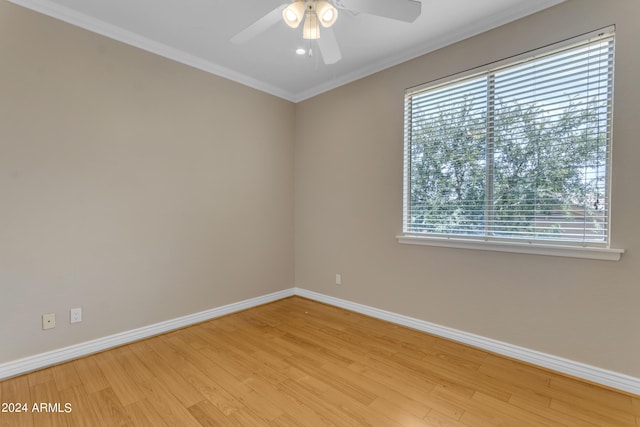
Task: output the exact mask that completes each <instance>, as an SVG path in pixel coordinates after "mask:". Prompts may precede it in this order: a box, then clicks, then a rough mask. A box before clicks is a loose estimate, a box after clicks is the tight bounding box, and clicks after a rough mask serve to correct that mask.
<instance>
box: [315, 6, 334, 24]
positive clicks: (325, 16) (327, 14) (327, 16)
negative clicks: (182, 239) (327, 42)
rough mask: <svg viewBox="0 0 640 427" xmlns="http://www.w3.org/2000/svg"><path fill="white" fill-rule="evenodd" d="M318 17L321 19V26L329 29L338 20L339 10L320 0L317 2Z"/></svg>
mask: <svg viewBox="0 0 640 427" xmlns="http://www.w3.org/2000/svg"><path fill="white" fill-rule="evenodd" d="M316 15H317V16H318V17H319V21H320V25H322V26H323V27H324V28H329V27H330V26H332V25H333V24H334V23H335V22H336V19H338V9H336V8H335V7H333V5H332V4H331V3H329V2H328V1H326V0H318V1H317V2H316Z"/></svg>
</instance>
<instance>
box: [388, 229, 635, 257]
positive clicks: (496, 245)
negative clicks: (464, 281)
mask: <svg viewBox="0 0 640 427" xmlns="http://www.w3.org/2000/svg"><path fill="white" fill-rule="evenodd" d="M396 239H397V240H398V243H404V244H409V245H425V246H442V247H447V248H459V249H475V250H483V251H497V252H512V253H519V254H534V255H549V256H563V257H570V258H587V259H599V260H605V261H619V260H620V256H621V255H622V254H623V253H624V249H612V248H594V247H589V248H587V247H582V246H559V245H552V244H550V245H544V244H540V243H520V242H497V241H486V240H474V239H453V238H446V237H431V236H421V235H415V234H399V235H397V236H396Z"/></svg>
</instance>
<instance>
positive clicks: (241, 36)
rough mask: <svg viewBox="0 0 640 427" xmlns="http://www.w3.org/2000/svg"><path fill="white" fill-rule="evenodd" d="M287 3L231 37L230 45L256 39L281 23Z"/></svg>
mask: <svg viewBox="0 0 640 427" xmlns="http://www.w3.org/2000/svg"><path fill="white" fill-rule="evenodd" d="M288 4H289V3H285V4H282V5H280V6H278V7H277V8H275V9H273V10H272V11H271V12H269V13H267V14H266V15H264V16H263V17H262V18H260V19H258V20H257V21H256V22H254V23H253V24H251V25H249V26H248V27H247V28H245V29H244V30H242V31H240V32H239V33H238V34H236V35H235V36H233V37H231V42H232V43H238V44H240V43H246V42H248V41H249V40H251V39H252V38H254V37H257V36H258V35H260V34H261V33H263V32H264V31H266V30H268V29H269V28H271V27H272V26H274V25H275V24H277V23H278V22H280V21H282V11H283V10H284V8H285V7H287V5H288Z"/></svg>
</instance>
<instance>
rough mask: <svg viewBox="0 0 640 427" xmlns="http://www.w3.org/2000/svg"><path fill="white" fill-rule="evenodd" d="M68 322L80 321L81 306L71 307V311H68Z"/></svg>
mask: <svg viewBox="0 0 640 427" xmlns="http://www.w3.org/2000/svg"><path fill="white" fill-rule="evenodd" d="M69 322H70V323H78V322H82V309H81V308H72V309H71V311H69Z"/></svg>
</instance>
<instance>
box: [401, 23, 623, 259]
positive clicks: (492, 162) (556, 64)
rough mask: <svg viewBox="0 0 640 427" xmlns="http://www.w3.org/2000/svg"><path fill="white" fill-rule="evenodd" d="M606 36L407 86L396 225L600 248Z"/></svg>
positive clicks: (606, 131)
mask: <svg viewBox="0 0 640 427" xmlns="http://www.w3.org/2000/svg"><path fill="white" fill-rule="evenodd" d="M613 42H614V40H613V34H611V33H608V34H600V35H598V36H597V37H591V38H589V39H588V40H583V41H582V42H580V43H578V44H573V45H571V46H569V47H564V48H562V49H556V50H555V51H553V52H550V53H546V54H544V55H536V56H534V57H532V58H528V59H525V60H520V61H518V62H517V63H515V64H510V65H508V66H501V67H499V68H496V69H491V70H488V71H485V72H483V73H482V74H475V75H473V76H471V77H465V78H463V79H457V80H455V81H451V82H448V83H445V84H440V85H437V86H435V87H420V88H416V89H410V90H408V91H407V93H406V95H405V197H404V199H405V202H404V232H405V233H416V234H419V235H426V236H440V237H453V238H456V237H460V238H465V239H468V238H477V239H482V240H503V241H523V242H534V243H536V242H537V243H567V244H570V245H582V246H607V247H608V243H609V176H610V172H611V171H610V161H609V158H610V149H611V114H612V96H613Z"/></svg>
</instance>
